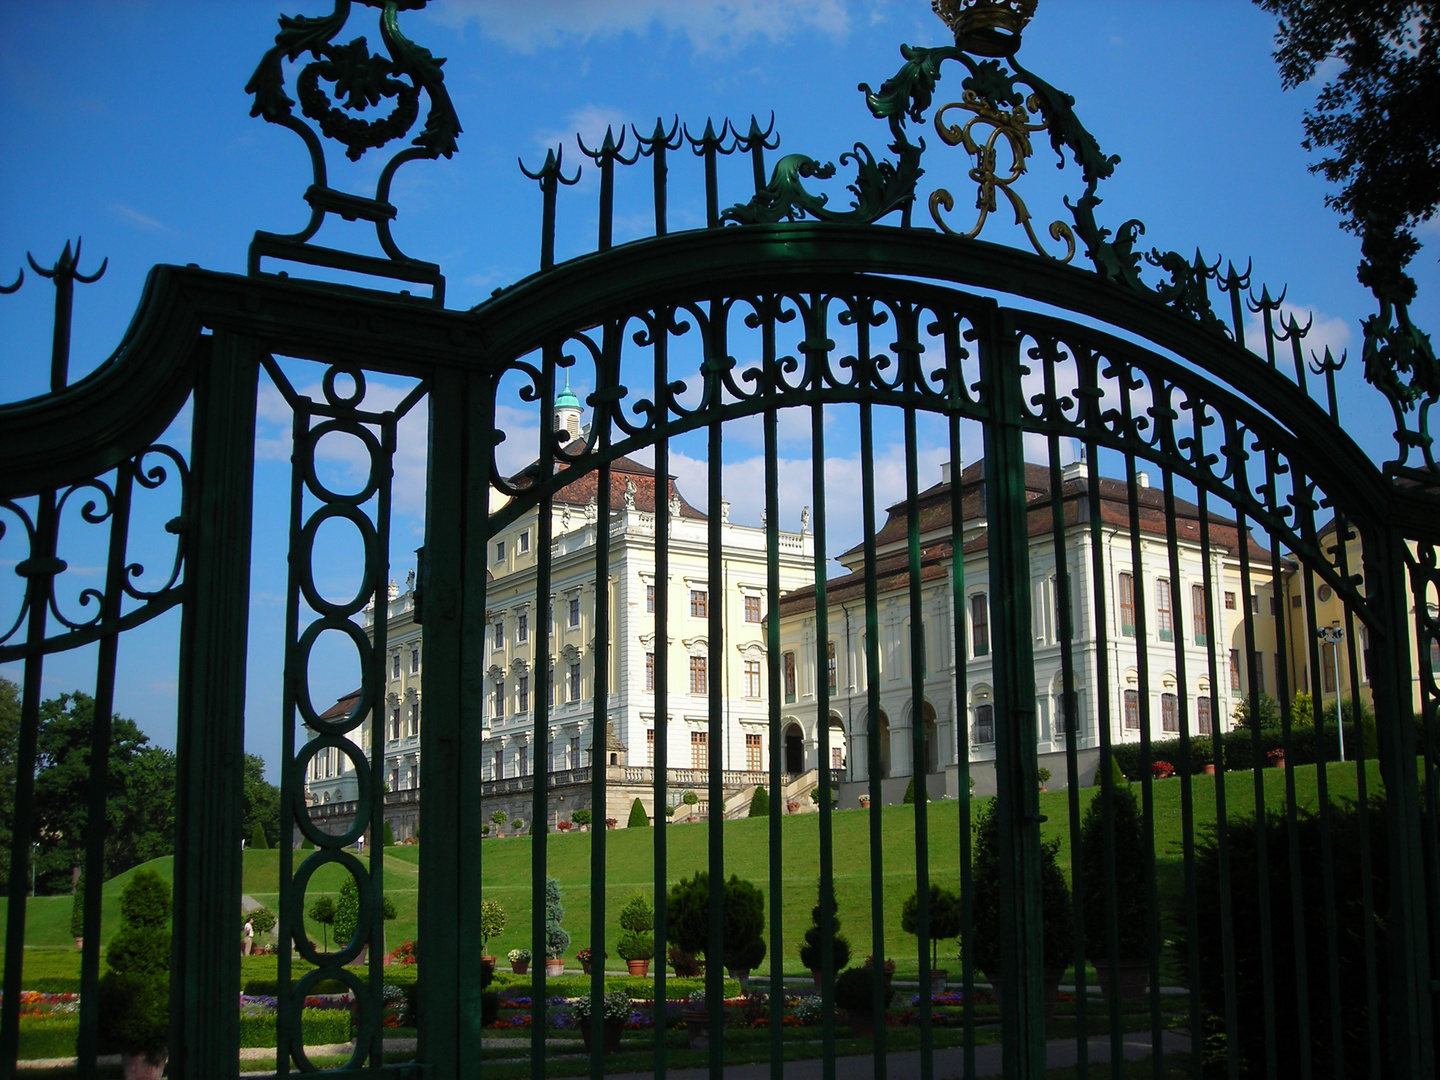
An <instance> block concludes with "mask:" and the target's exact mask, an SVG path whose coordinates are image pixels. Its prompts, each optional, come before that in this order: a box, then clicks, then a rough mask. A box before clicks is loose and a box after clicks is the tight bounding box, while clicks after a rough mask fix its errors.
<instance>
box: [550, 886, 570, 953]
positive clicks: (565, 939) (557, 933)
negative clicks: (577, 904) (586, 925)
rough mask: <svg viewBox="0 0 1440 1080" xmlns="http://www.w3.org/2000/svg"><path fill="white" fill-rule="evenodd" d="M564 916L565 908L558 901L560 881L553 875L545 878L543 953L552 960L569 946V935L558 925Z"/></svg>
mask: <svg viewBox="0 0 1440 1080" xmlns="http://www.w3.org/2000/svg"><path fill="white" fill-rule="evenodd" d="M564 918H565V908H564V906H563V905H562V904H561V903H560V882H558V881H556V880H555V879H554V878H553V877H547V878H546V879H545V955H546V956H547V957H549V958H550V959H552V960H554V959H557V958H558V957H561V956H564V955H565V950H566V949H568V948H569V947H570V935H569V934H567V933H566V932H565V929H564V927H562V926H561V925H560V923H561V921H562V920H563V919H564Z"/></svg>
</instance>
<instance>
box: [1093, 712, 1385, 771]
mask: <svg viewBox="0 0 1440 1080" xmlns="http://www.w3.org/2000/svg"><path fill="white" fill-rule="evenodd" d="M1361 728H1362V730H1363V732H1364V743H1365V756H1366V757H1367V758H1373V757H1375V756H1376V738H1375V724H1374V721H1372V720H1370V719H1369V718H1368V717H1367V718H1366V719H1365V720H1364V721H1362V723H1361ZM1254 739H1255V735H1254V733H1253V732H1251V731H1250V729H1249V728H1239V729H1237V730H1235V731H1228V732H1226V733H1225V734H1224V735H1223V736H1221V745H1222V748H1223V750H1222V752H1223V754H1224V760H1225V769H1224V771H1225V772H1234V771H1236V770H1243V769H1252V768H1254V767H1255V748H1254ZM1317 741H1320V742H1321V744H1322V745H1321V749H1322V750H1323V754H1324V758H1325V760H1326V761H1335V760H1336V755H1337V753H1338V750H1339V742H1338V740H1337V739H1336V735H1335V728H1334V726H1333V725H1326V726H1324V727H1296V728H1292V729H1291V731H1290V749H1289V753H1288V755H1287V761H1289V763H1290V764H1292V765H1313V764H1315V759H1316V756H1317V755H1316V743H1317ZM1259 742H1260V764H1261V765H1262V766H1264V765H1268V764H1269V760H1268V758H1267V756H1266V755H1267V754H1269V752H1270V751H1271V750H1280V749H1283V748H1284V746H1285V739H1284V737H1283V736H1282V735H1281V733H1280V732H1279V731H1262V732H1260V734H1259ZM1355 750H1356V747H1355V730H1354V728H1353V727H1352V726H1351V725H1350V724H1348V723H1347V724H1346V725H1345V757H1346V760H1354V758H1355ZM1110 753H1111V755H1112V756H1113V758H1114V759H1115V761H1116V763H1117V764H1119V766H1120V768H1121V770H1122V771H1124V773H1125V775H1126V777H1128V778H1129V779H1131V780H1139V779H1140V778H1141V777H1142V776H1144V775H1145V774H1147V773H1149V772H1150V768H1151V766H1152V764H1153V763H1154V762H1157V761H1168V762H1169V763H1170V764H1171V765H1173V766H1174V767H1175V771H1176V772H1181V771H1183V770H1182V763H1183V762H1184V760H1185V758H1184V756H1183V749H1182V747H1181V744H1180V740H1179V739H1162V740H1156V741H1154V742H1152V743H1151V744H1150V756H1149V757H1148V758H1147V757H1145V755H1144V754H1143V753H1142V752H1141V747H1140V744H1139V743H1130V742H1127V743H1119V744H1116V745H1114V746H1112V747H1111V751H1110ZM1214 764H1218V763H1217V762H1216V760H1215V742H1214V740H1213V739H1212V738H1211V737H1210V736H1209V735H1197V736H1192V737H1191V739H1190V771H1191V772H1197V773H1198V772H1200V771H1201V769H1202V768H1203V767H1204V766H1206V765H1214Z"/></svg>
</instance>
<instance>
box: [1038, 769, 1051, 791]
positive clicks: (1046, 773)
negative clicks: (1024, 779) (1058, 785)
mask: <svg viewBox="0 0 1440 1080" xmlns="http://www.w3.org/2000/svg"><path fill="white" fill-rule="evenodd" d="M1050 776H1051V773H1050V770H1049V769H1047V768H1045V766H1044V765H1041V766H1040V768H1038V769H1036V770H1035V779H1037V780H1039V781H1040V790H1041V791H1049V790H1050V789H1049V787H1047V786H1046V785H1047V784H1049V783H1050Z"/></svg>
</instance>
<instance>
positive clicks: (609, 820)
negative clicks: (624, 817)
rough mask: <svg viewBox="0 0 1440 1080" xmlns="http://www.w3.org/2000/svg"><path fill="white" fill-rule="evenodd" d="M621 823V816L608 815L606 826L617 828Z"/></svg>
mask: <svg viewBox="0 0 1440 1080" xmlns="http://www.w3.org/2000/svg"><path fill="white" fill-rule="evenodd" d="M619 824H620V819H619V818H613V817H607V818H606V819H605V827H606V828H607V829H613V828H616V827H617V826H618V825H619Z"/></svg>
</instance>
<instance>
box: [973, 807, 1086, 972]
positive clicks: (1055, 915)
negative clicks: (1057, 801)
mask: <svg viewBox="0 0 1440 1080" xmlns="http://www.w3.org/2000/svg"><path fill="white" fill-rule="evenodd" d="M971 850H972V856H971V857H972V860H973V861H972V864H971V866H972V870H971V874H972V881H973V882H974V885H973V892H974V898H973V905H974V906H973V907H972V908H971V918H972V934H971V937H972V940H971V941H969V942H966V943H965V945H966V946H967V947H968V948H969V949H970V950H971V957H972V959H973V960H974V962H975V966H976V967H978V968H979V969H980V970H981V971H983V972H984V973H985V974H986V975H988V976H990V977H991V979H992V981H993V980H994V979H996V978H999V977H1000V820H999V815H998V814H997V813H996V811H995V800H993V799H991V800H989V801H987V802H985V803H983V804H982V805H981V807H980V809H979V810H978V811H977V812H976V814H975V843H974V847H973V848H972V849H971ZM1059 851H1060V841H1059V840H1049V841H1042V842H1041V844H1040V904H1041V910H1042V912H1043V913H1044V942H1043V949H1044V960H1045V967H1046V969H1047V970H1050V971H1059V970H1063V969H1064V968H1065V967H1067V966H1068V965H1069V964H1070V962H1071V960H1073V959H1074V957H1073V952H1074V946H1075V921H1074V905H1073V904H1072V902H1071V899H1070V887H1069V886H1068V885H1067V884H1065V874H1064V873H1063V872H1062V871H1061V869H1060V861H1059Z"/></svg>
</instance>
